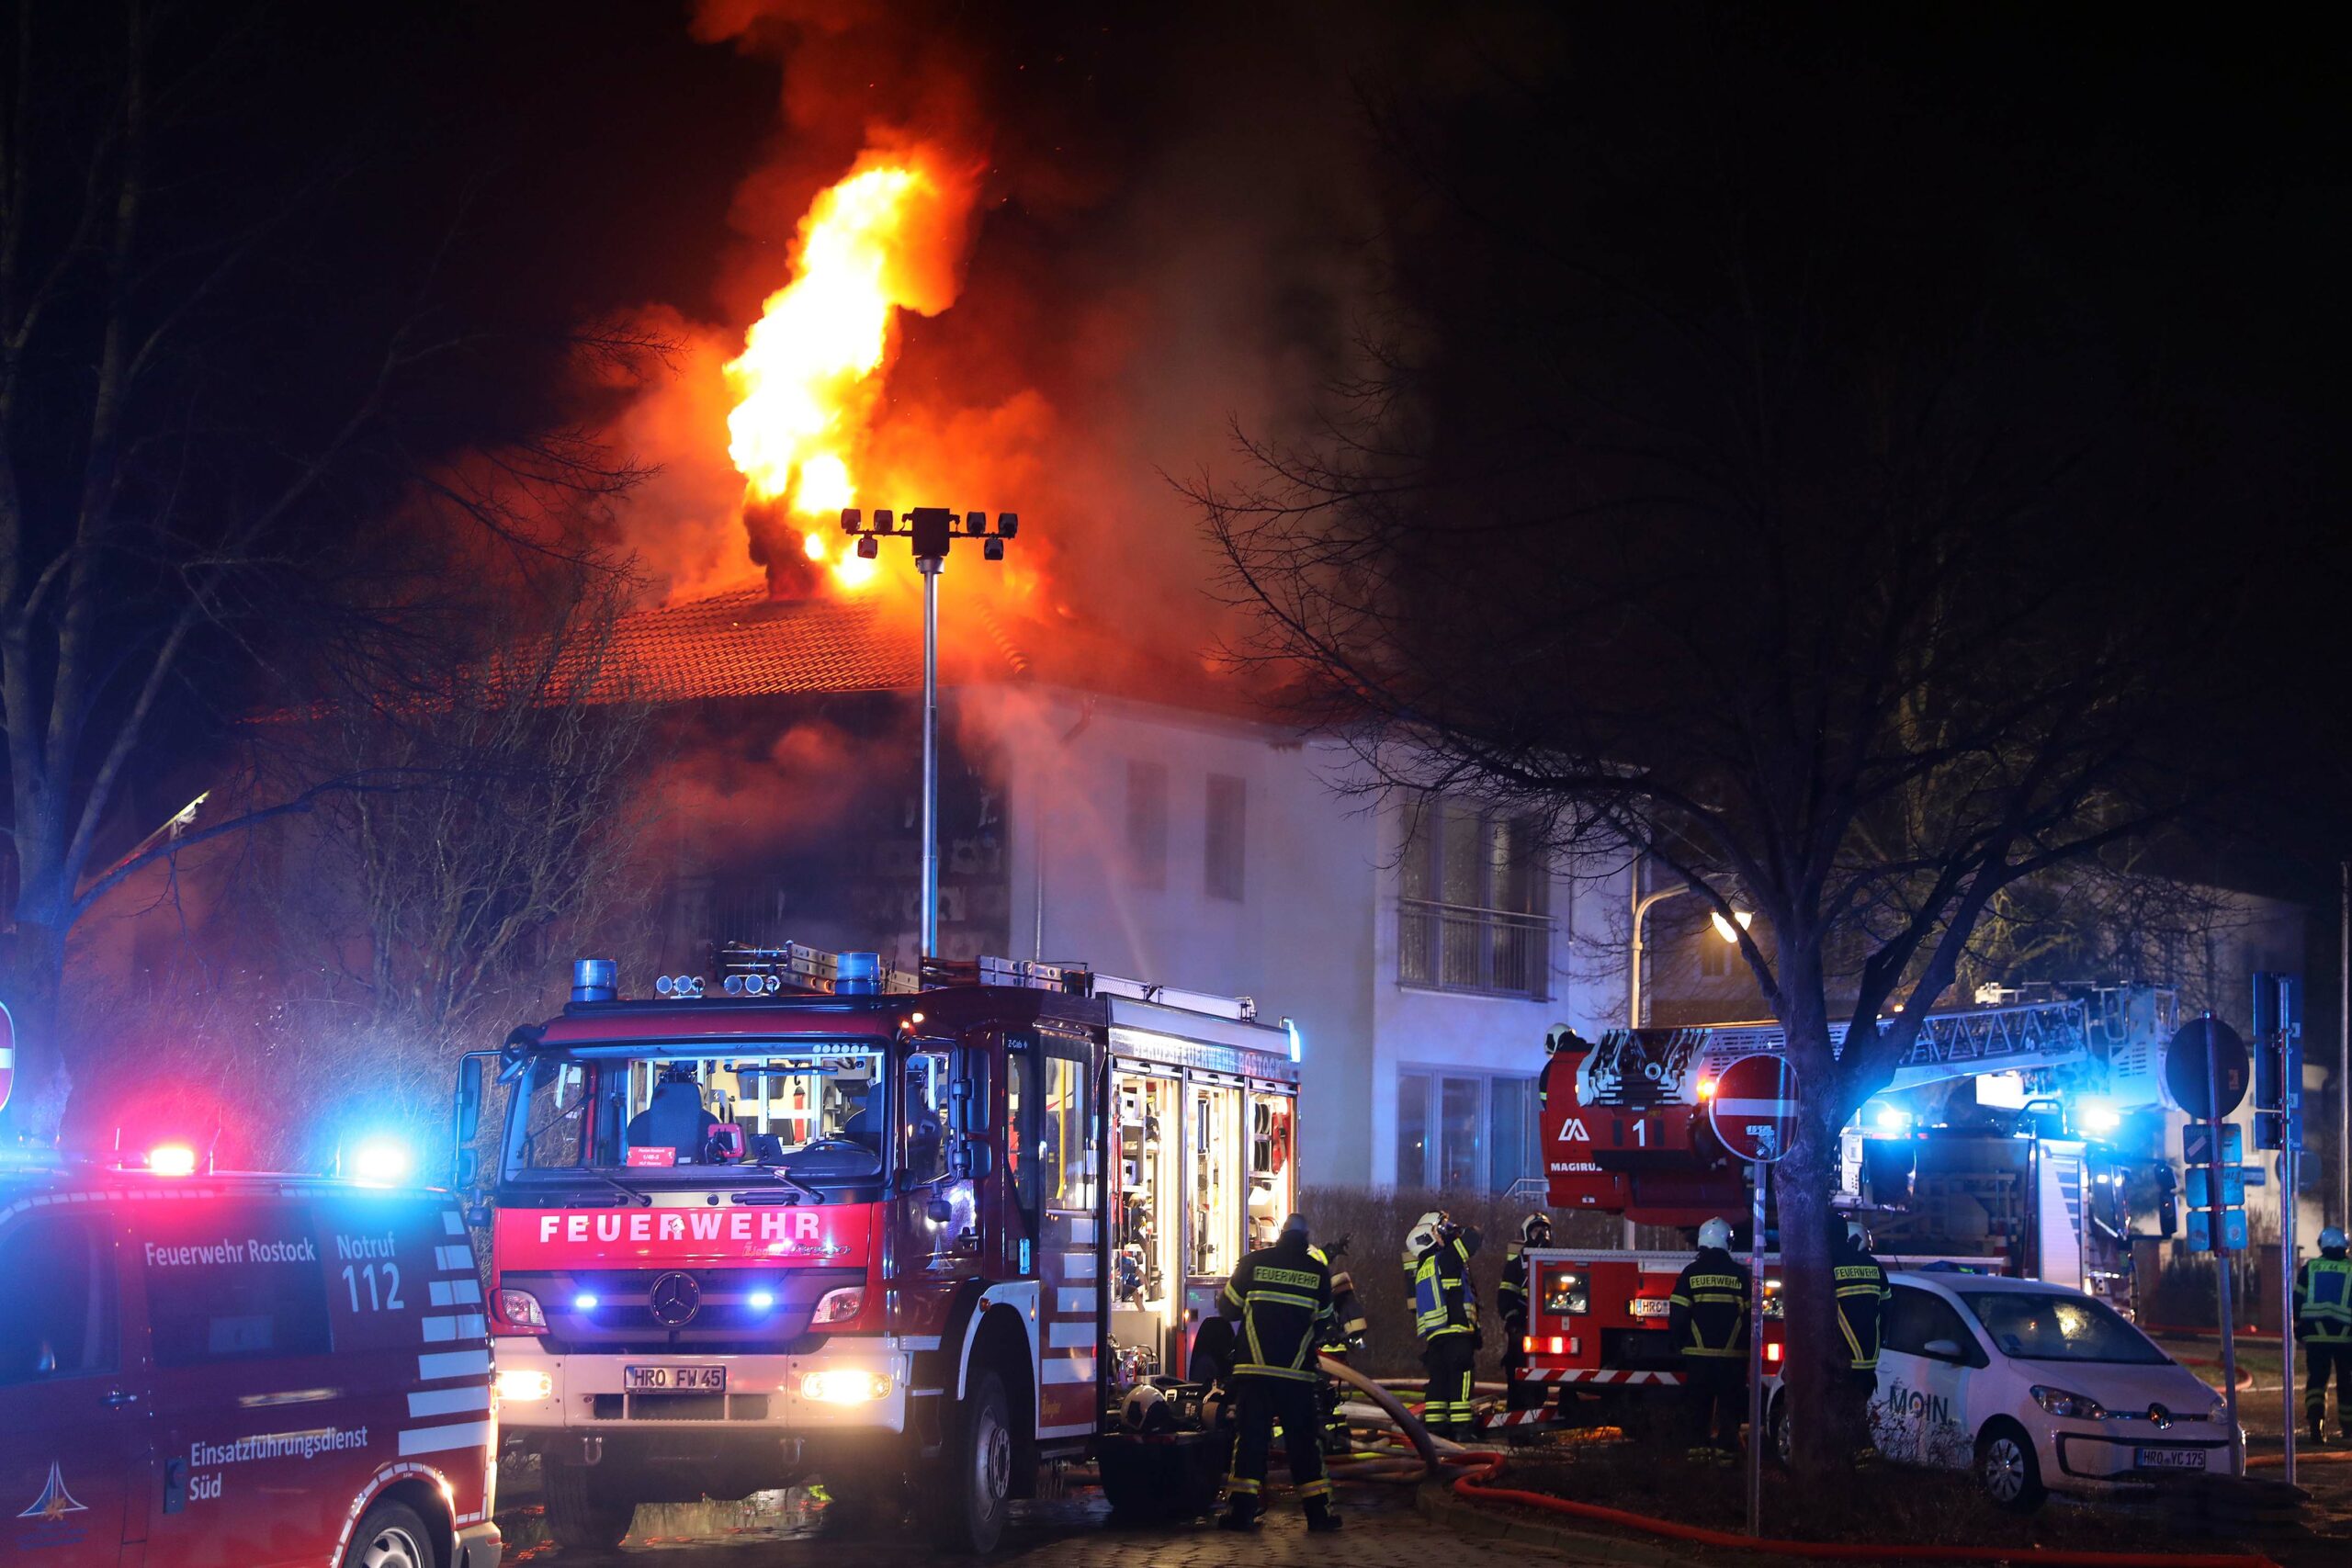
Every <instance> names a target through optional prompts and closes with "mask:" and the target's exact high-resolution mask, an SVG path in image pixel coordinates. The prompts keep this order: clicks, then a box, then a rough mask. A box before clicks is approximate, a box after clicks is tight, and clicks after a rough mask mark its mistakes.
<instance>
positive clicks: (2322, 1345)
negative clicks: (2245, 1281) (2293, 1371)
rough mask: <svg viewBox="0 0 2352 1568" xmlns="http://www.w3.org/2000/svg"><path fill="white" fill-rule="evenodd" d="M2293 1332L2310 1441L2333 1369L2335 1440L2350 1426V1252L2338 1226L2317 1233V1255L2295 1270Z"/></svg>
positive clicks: (2317, 1440)
mask: <svg viewBox="0 0 2352 1568" xmlns="http://www.w3.org/2000/svg"><path fill="white" fill-rule="evenodd" d="M2295 1337H2296V1338H2297V1339H2298V1340H2300V1341H2301V1344H2302V1347H2303V1357H2304V1360H2305V1362H2306V1363H2307V1365H2308V1367H2309V1369H2310V1370H2309V1371H2306V1372H2305V1374H2304V1376H2303V1417H2304V1419H2305V1420H2307V1421H2309V1422H2310V1423H2311V1428H2312V1443H2313V1444H2314V1445H2319V1444H2324V1443H2325V1442H2326V1441H2327V1438H2325V1437H2324V1436H2323V1435H2322V1434H2321V1432H2320V1423H2321V1422H2322V1421H2324V1419H2325V1418H2326V1416H2327V1379H2328V1374H2329V1372H2330V1371H2333V1372H2334V1373H2335V1440H2336V1441H2337V1442H2339V1443H2340V1442H2343V1441H2345V1440H2346V1428H2347V1427H2352V1258H2346V1256H2345V1247H2344V1231H2343V1228H2342V1227H2341V1226H2338V1225H2330V1226H2328V1227H2327V1228H2326V1229H2325V1230H2324V1231H2322V1232H2320V1233H2319V1256H2318V1257H2317V1258H2305V1259H2304V1260H2303V1266H2302V1267H2301V1269H2296V1270H2295Z"/></svg>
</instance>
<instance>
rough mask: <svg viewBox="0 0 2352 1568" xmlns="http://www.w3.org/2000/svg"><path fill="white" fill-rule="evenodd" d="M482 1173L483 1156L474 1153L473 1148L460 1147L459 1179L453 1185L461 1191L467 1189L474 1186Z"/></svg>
mask: <svg viewBox="0 0 2352 1568" xmlns="http://www.w3.org/2000/svg"><path fill="white" fill-rule="evenodd" d="M480 1177H481V1156H480V1155H477V1154H476V1153H474V1151H473V1150H472V1149H471V1148H462V1149H459V1150H458V1169H457V1178H458V1179H457V1180H456V1182H455V1183H453V1185H454V1186H456V1187H457V1189H458V1190H459V1191H461V1192H462V1191H466V1190H469V1189H471V1188H472V1186H473V1184H474V1182H475V1181H476V1180H477V1179H479V1178H480Z"/></svg>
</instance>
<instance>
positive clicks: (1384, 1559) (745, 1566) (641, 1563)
mask: <svg viewBox="0 0 2352 1568" xmlns="http://www.w3.org/2000/svg"><path fill="white" fill-rule="evenodd" d="M1345 1492H1346V1495H1343V1496H1342V1497H1341V1499H1340V1512H1341V1515H1342V1517H1344V1518H1345V1519H1346V1521H1347V1528H1346V1529H1344V1530H1342V1531H1341V1532H1340V1534H1338V1535H1331V1536H1309V1535H1308V1534H1307V1533H1306V1524H1305V1520H1304V1518H1303V1517H1301V1515H1300V1514H1299V1512H1298V1511H1297V1509H1296V1508H1295V1507H1294V1506H1290V1505H1289V1504H1288V1503H1287V1502H1286V1501H1280V1500H1278V1501H1277V1503H1276V1505H1275V1508H1274V1511H1273V1513H1272V1515H1271V1516H1270V1517H1269V1518H1268V1520H1267V1522H1266V1525H1265V1528H1264V1529H1261V1530H1260V1531H1259V1532H1257V1533H1256V1534H1254V1535H1232V1534H1228V1533H1227V1532H1225V1531H1223V1530H1219V1529H1215V1528H1214V1527H1212V1526H1210V1525H1207V1524H1188V1525H1172V1526H1155V1527H1151V1528H1144V1527H1140V1526H1137V1527H1132V1528H1131V1527H1128V1526H1125V1525H1123V1524H1117V1523H1114V1522H1113V1520H1112V1518H1111V1513H1110V1509H1109V1508H1108V1506H1105V1505H1104V1504H1103V1501H1102V1497H1101V1495H1100V1494H1098V1493H1096V1492H1094V1491H1092V1490H1091V1489H1085V1488H1081V1489H1077V1490H1074V1491H1073V1493H1072V1494H1071V1495H1070V1496H1069V1497H1067V1498H1065V1499H1062V1500H1060V1501H1057V1502H1051V1503H1031V1504H1021V1505H1017V1506H1015V1508H1014V1512H1013V1519H1012V1524H1011V1526H1010V1527H1009V1528H1008V1529H1007V1530H1006V1532H1005V1538H1004V1541H1003V1544H1002V1545H1001V1546H1000V1547H999V1548H998V1550H997V1551H996V1554H995V1555H994V1556H993V1557H991V1558H989V1560H988V1561H989V1563H990V1564H991V1565H992V1568H1011V1565H1012V1564H1020V1565H1022V1568H1226V1565H1227V1564H1230V1565H1232V1568H1261V1565H1262V1568H1308V1565H1316V1564H1323V1563H1332V1564H1344V1565H1345V1568H1430V1564H1431V1562H1436V1561H1442V1562H1444V1563H1445V1564H1446V1568H1505V1565H1510V1568H1526V1565H1527V1563H1528V1562H1529V1561H1530V1559H1531V1557H1533V1558H1535V1559H1537V1560H1540V1561H1543V1562H1557V1563H1567V1564H1577V1565H1582V1564H1591V1565H1594V1568H1598V1565H1599V1564H1601V1563H1603V1562H1614V1561H1617V1560H1612V1559H1609V1558H1603V1557H1599V1556H1595V1557H1584V1556H1581V1555H1577V1554H1567V1553H1561V1552H1557V1551H1542V1550H1540V1549H1539V1550H1537V1551H1533V1552H1531V1551H1530V1545H1529V1543H1528V1542H1526V1541H1524V1540H1517V1541H1505V1540H1478V1539H1473V1538H1469V1537H1465V1536H1464V1535H1462V1534H1460V1533H1457V1531H1456V1530H1455V1529H1453V1528H1452V1527H1451V1526H1449V1524H1447V1523H1446V1522H1445V1520H1444V1518H1443V1517H1432V1516H1430V1515H1425V1514H1423V1513H1421V1512H1419V1511H1418V1510H1417V1509H1416V1508H1415V1506H1414V1495H1413V1494H1414V1489H1413V1488H1412V1487H1409V1486H1402V1485H1380V1486H1372V1485H1366V1486H1355V1487H1350V1488H1347V1489H1345ZM820 1518H821V1513H820V1510H819V1509H818V1508H817V1507H816V1506H813V1505H811V1504H809V1502H808V1501H807V1500H806V1497H805V1495H804V1494H800V1493H787V1494H785V1495H783V1497H782V1498H781V1500H778V1501H775V1502H773V1503H772V1504H771V1505H770V1506H764V1507H763V1506H752V1505H748V1504H741V1505H739V1504H700V1505H681V1506H675V1507H648V1508H640V1509H639V1510H638V1519H637V1529H635V1530H634V1531H632V1532H631V1534H630V1536H629V1538H628V1540H625V1541H623V1542H622V1543H621V1546H620V1549H619V1550H618V1551H609V1552H583V1551H566V1550H564V1549H563V1548H561V1547H559V1546H557V1545H555V1544H554V1543H553V1542H552V1541H549V1540H548V1539H547V1532H546V1530H545V1528H544V1527H543V1526H542V1524H541V1522H540V1519H539V1517H538V1513H537V1509H536V1508H531V1507H527V1506H526V1507H520V1508H515V1509H512V1510H501V1512H500V1514H499V1518H498V1524H499V1528H500V1529H501V1530H502V1531H503V1533H504V1534H505V1537H506V1542H507V1555H506V1560H507V1562H516V1563H525V1564H530V1565H532V1568H542V1565H544V1568H555V1565H557V1564H561V1565H562V1568H620V1565H622V1564H628V1565H632V1568H649V1565H651V1564H659V1568H705V1565H707V1568H820V1565H821V1568H836V1565H838V1564H839V1563H841V1562H844V1561H850V1562H855V1563H857V1564H858V1568H899V1565H900V1564H906V1565H909V1568H911V1565H912V1564H915V1563H930V1562H937V1561H938V1560H939V1559H938V1555H937V1553H935V1552H934V1551H933V1549H932V1548H931V1545H930V1543H929V1542H927V1541H925V1540H922V1537H921V1536H920V1535H914V1534H910V1535H908V1536H906V1537H903V1538H899V1537H894V1536H891V1535H870V1536H864V1537H860V1538H859V1539H857V1540H855V1541H854V1543H844V1542H842V1541H841V1540H835V1539H832V1538H831V1537H828V1536H826V1535H825V1534H823V1533H822V1529H821V1527H820ZM845 1545H847V1546H848V1547H849V1550H848V1551H846V1552H845V1551H844V1546H845Z"/></svg>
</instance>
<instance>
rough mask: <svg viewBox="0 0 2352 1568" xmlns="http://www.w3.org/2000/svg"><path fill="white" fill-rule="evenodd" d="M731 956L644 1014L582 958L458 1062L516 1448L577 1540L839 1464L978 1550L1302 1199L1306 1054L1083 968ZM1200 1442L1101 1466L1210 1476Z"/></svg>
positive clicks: (1194, 1000) (1180, 1360) (508, 1433)
mask: <svg viewBox="0 0 2352 1568" xmlns="http://www.w3.org/2000/svg"><path fill="white" fill-rule="evenodd" d="M719 960H720V966H721V968H722V970H723V984H720V985H716V986H714V985H707V983H706V982H705V981H704V980H703V979H701V978H700V977H696V976H663V977H662V979H660V980H659V981H657V982H656V986H655V989H656V992H657V995H656V996H655V997H653V998H647V999H642V1000H628V999H624V998H621V996H620V995H619V992H618V989H617V987H616V977H615V967H614V965H613V964H611V963H609V962H608V961H602V960H589V961H584V962H582V963H581V964H577V965H575V969H574V981H573V987H572V991H571V1003H570V1005H569V1006H567V1007H566V1008H565V1009H564V1010H563V1011H562V1012H561V1013H560V1014H559V1015H558V1016H556V1017H554V1018H551V1019H548V1020H547V1021H544V1022H542V1023H537V1024H533V1025H530V1026H527V1027H525V1028H520V1029H517V1030H515V1032H513V1033H512V1034H511V1035H509V1036H508V1038H507V1040H506V1042H505V1043H504V1045H503V1047H502V1048H501V1049H500V1050H498V1051H495V1052H481V1053H477V1054H475V1055H470V1056H469V1057H467V1058H466V1059H465V1060H464V1061H463V1062H462V1063H461V1065H460V1069H459V1080H458V1143H459V1151H460V1152H459V1155H458V1167H459V1172H460V1183H459V1184H460V1185H461V1186H469V1187H472V1188H473V1190H474V1196H475V1199H476V1204H477V1208H478V1209H479V1208H480V1207H481V1205H482V1204H484V1203H487V1204H488V1205H489V1206H490V1207H491V1209H492V1214H491V1217H490V1227H491V1243H490V1267H491V1274H492V1280H491V1287H492V1288H491V1292H490V1300H491V1311H490V1327H491V1333H492V1346H493V1353H494V1358H495V1361H496V1370H497V1382H498V1389H499V1394H500V1411H499V1417H500V1426H501V1429H502V1431H503V1436H504V1440H505V1444H506V1447H507V1450H508V1451H509V1452H510V1454H512V1453H518V1452H519V1453H526V1454H530V1455H534V1456H536V1457H537V1460H538V1461H539V1463H540V1465H541V1466H542V1476H543V1486H544V1495H545V1501H546V1505H547V1518H548V1527H549V1529H550V1531H551V1533H552V1534H553V1535H554V1536H555V1537H556V1539H557V1540H559V1541H560V1543H562V1544H565V1545H567V1546H578V1547H583V1548H597V1549H603V1548H608V1547H610V1546H612V1545H614V1544H615V1543H616V1542H617V1541H618V1540H620V1539H621V1538H622V1537H623V1536H624V1535H625V1534H626V1533H627V1532H628V1529H629V1528H630V1522H631V1519H632V1517H633V1516H634V1514H635V1510H636V1508H637V1506H638V1505H639V1504H640V1503H652V1502H667V1501H685V1500H693V1499H696V1498H700V1497H704V1496H713V1497H720V1498H731V1497H741V1496H744V1495H748V1494H750V1493H752V1492H755V1491H760V1490H763V1489H766V1488H771V1487H777V1486H784V1485H787V1484H792V1483H797V1482H800V1481H804V1480H808V1479H811V1478H819V1479H821V1480H822V1482H823V1483H824V1485H825V1487H826V1489H827V1491H828V1493H829V1495H831V1498H832V1500H833V1506H835V1507H839V1508H843V1509H847V1510H849V1511H851V1512H853V1513H856V1514H866V1515H870V1516H871V1517H873V1518H874V1520H875V1522H877V1523H881V1522H888V1520H889V1519H893V1518H896V1517H899V1516H900V1515H902V1514H904V1513H907V1512H910V1511H911V1512H914V1513H916V1514H918V1515H920V1516H921V1517H923V1518H924V1519H925V1520H926V1521H927V1522H928V1523H929V1524H930V1525H931V1527H932V1529H933V1533H934V1534H935V1535H936V1537H937V1539H938V1541H939V1542H940V1543H941V1544H942V1545H943V1546H944V1547H945V1548H947V1549H949V1550H952V1551H956V1552H959V1553H960V1552H978V1551H988V1550H989V1549H990V1548H991V1547H992V1546H993V1545H994V1544H995V1542H996V1540H997V1538H998V1535H999V1532H1000V1531H1001V1529H1002V1527H1003V1523H1004V1518H1005V1514H1006V1509H1007V1505H1008V1502H1009V1501H1010V1500H1011V1499H1012V1498H1016V1497H1023V1496H1031V1495H1035V1491H1036V1488H1037V1479H1038V1476H1039V1473H1040V1471H1041V1470H1042V1469H1043V1467H1045V1466H1047V1465H1049V1464H1052V1463H1054V1462H1056V1461H1065V1460H1078V1459H1082V1458H1086V1457H1090V1456H1097V1455H1100V1454H1101V1453H1102V1452H1103V1449H1104V1447H1105V1446H1106V1445H1107V1446H1111V1447H1116V1446H1118V1445H1119V1444H1120V1443H1122V1442H1123V1441H1125V1440H1126V1439H1127V1437H1128V1435H1127V1434H1125V1432H1123V1431H1122V1430H1121V1429H1120V1426H1119V1422H1118V1419H1117V1415H1116V1412H1117V1411H1118V1410H1119V1408H1120V1406H1121V1404H1122V1402H1123V1399H1124V1396H1125V1394H1126V1393H1128V1392H1129V1391H1130V1390H1131V1388H1132V1387H1133V1386H1135V1385H1138V1384H1142V1383H1144V1382H1148V1380H1150V1379H1152V1378H1153V1377H1154V1375H1155V1374H1159V1373H1162V1372H1163V1371H1165V1370H1167V1369H1170V1368H1182V1366H1183V1364H1184V1360H1185V1354H1186V1351H1187V1349H1188V1348H1189V1344H1190V1339H1191V1336H1192V1333H1193V1329H1194V1327H1195V1326H1196V1325H1197V1324H1198V1323H1199V1322H1200V1321H1201V1319H1202V1318H1203V1317H1204V1315H1207V1314H1214V1313H1215V1311H1216V1307H1215V1302H1216V1295H1217V1292H1219V1291H1220V1290H1221V1289H1222V1288H1223V1285H1224V1280H1225V1278H1226V1276H1227V1274H1228V1273H1229V1272H1230V1270H1231V1269H1233V1267H1234V1266H1235V1264H1236V1263H1238V1261H1239V1259H1240V1257H1241V1255H1242V1253H1243V1252H1244V1251H1245V1250H1246V1249H1247V1248H1249V1247H1252V1246H1255V1245H1258V1244H1259V1243H1260V1242H1261V1241H1265V1240H1271V1239H1272V1235H1273V1233H1274V1230H1275V1228H1276V1227H1278V1226H1279V1224H1281V1221H1282V1218H1283V1214H1284V1213H1287V1212H1288V1211H1289V1209H1290V1208H1291V1207H1292V1203H1293V1197H1294V1193H1293V1186H1292V1184H1293V1181H1294V1179H1295V1169H1294V1167H1293V1164H1292V1153H1293V1150H1294V1149H1295V1146H1296V1145H1295V1126H1296V1106H1297V1093H1298V1035H1297V1033H1296V1032H1295V1030H1293V1029H1291V1028H1289V1027H1288V1026H1287V1021H1284V1022H1283V1023H1281V1024H1275V1023H1269V1022H1265V1021H1261V1020H1260V1019H1259V1018H1258V1016H1257V1009H1256V1006H1255V1004H1254V1003H1253V1002H1252V1001H1251V1000H1250V998H1233V997H1216V996H1211V995H1207V994H1204V993H1200V992H1188V991H1182V990H1178V989H1176V988H1173V987H1161V986H1156V985H1148V984H1144V983H1141V982H1137V981H1133V980H1124V979H1120V978H1117V977H1115V976H1108V975H1100V974H1095V973H1092V972H1091V971H1089V970H1087V969H1084V968H1081V967H1079V966H1077V965H1071V964H1043V963H1033V962H1028V961H1019V960H1010V959H995V958H982V959H979V960H978V961H975V962H972V963H966V964H949V963H942V962H933V963H927V964H925V965H924V966H923V969H922V973H921V974H920V975H909V974H902V973H896V972H893V971H892V970H890V969H889V968H888V967H887V966H885V965H883V964H881V962H880V961H879V959H878V958H877V956H876V955H875V954H873V953H825V952H821V951H819V950H816V949H812V948H808V947H802V946H798V945H789V946H786V947H782V948H760V949H752V948H742V947H730V948H728V949H725V950H722V951H721V953H720V955H719ZM486 1069H488V1072H487V1073H486ZM486 1076H490V1077H492V1083H494V1084H495V1085H503V1086H504V1089H505V1090H506V1105H505V1113H504V1117H503V1126H502V1127H501V1128H500V1129H499V1130H498V1131H497V1133H496V1145H497V1148H496V1155H495V1156H494V1157H495V1162H496V1164H495V1169H494V1170H493V1171H492V1172H491V1173H490V1177H489V1180H488V1181H487V1183H486V1184H483V1183H481V1182H480V1181H479V1179H478V1175H477V1172H476V1170H475V1168H474V1166H475V1163H476V1162H475V1161H474V1160H473V1159H472V1158H471V1157H470V1149H471V1141H472V1139H473V1136H474V1134H475V1131H476V1129H477V1126H478V1124H479V1122H480V1119H481V1109H482V1105H483V1100H484V1093H485V1089H486V1088H487V1087H489V1086H487V1085H486V1084H485V1081H484V1080H485V1077H486ZM1185 1437H1186V1435H1184V1434H1179V1435H1177V1436H1176V1437H1173V1438H1167V1439H1166V1440H1165V1442H1164V1443H1163V1444H1162V1447H1160V1448H1155V1449H1154V1450H1151V1451H1150V1452H1149V1453H1147V1454H1144V1455H1142V1456H1141V1460H1140V1461H1138V1459H1137V1455H1136V1454H1135V1453H1132V1452H1123V1453H1122V1454H1121V1455H1120V1456H1119V1457H1120V1458H1121V1459H1122V1461H1123V1462H1122V1463H1121V1464H1120V1465H1119V1467H1118V1470H1117V1473H1118V1474H1119V1475H1120V1476H1121V1477H1123V1478H1126V1480H1127V1483H1129V1484H1131V1485H1134V1486H1142V1487H1151V1486H1155V1485H1157V1484H1159V1482H1160V1480H1162V1479H1164V1478H1165V1476H1167V1475H1172V1474H1175V1473H1177V1472H1183V1473H1184V1474H1188V1475H1189V1474H1191V1473H1193V1472H1202V1473H1210V1472H1215V1473H1221V1472H1222V1469H1223V1466H1222V1464H1210V1463H1205V1462H1204V1461H1203V1460H1202V1457H1201V1456H1200V1455H1198V1454H1186V1453H1183V1452H1181V1451H1179V1450H1182V1449H1183V1447H1184V1446H1185ZM1153 1440H1154V1441H1155V1442H1159V1441H1160V1440H1161V1439H1160V1438H1157V1437H1155V1438H1154V1439H1153ZM1111 1470H1112V1467H1111V1466H1109V1465H1106V1467H1105V1471H1106V1482H1107V1481H1108V1479H1109V1475H1110V1472H1111ZM917 1498H920V1500H921V1501H920V1506H919V1507H915V1506H912V1505H913V1504H914V1502H915V1500H916V1499H917ZM1113 1501H1114V1503H1117V1502H1119V1501H1120V1499H1119V1498H1118V1497H1115V1496H1114V1499H1113Z"/></svg>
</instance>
